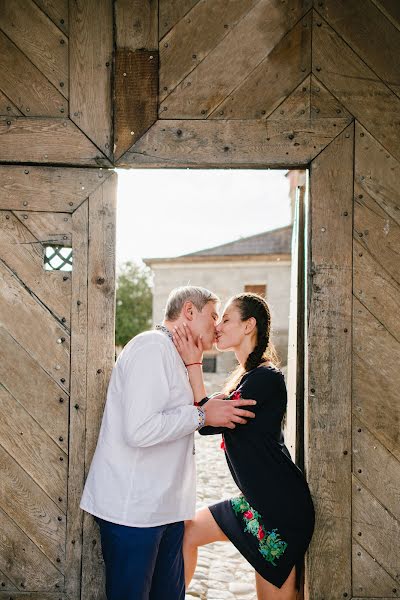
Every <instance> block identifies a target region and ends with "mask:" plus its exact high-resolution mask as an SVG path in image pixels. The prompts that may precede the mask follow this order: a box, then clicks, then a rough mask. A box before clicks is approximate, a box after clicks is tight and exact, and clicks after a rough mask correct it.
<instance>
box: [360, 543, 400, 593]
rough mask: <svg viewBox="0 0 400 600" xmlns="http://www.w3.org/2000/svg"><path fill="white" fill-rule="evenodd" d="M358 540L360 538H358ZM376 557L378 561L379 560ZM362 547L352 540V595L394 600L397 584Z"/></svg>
mask: <svg viewBox="0 0 400 600" xmlns="http://www.w3.org/2000/svg"><path fill="white" fill-rule="evenodd" d="M359 539H360V538H359ZM379 558H380V557H379V556H378V560H379ZM378 560H377V559H376V558H375V557H372V556H371V555H370V554H368V552H367V551H366V550H364V548H363V547H362V545H360V544H358V543H357V542H356V541H355V540H353V565H352V566H353V569H352V573H353V594H354V593H356V594H363V595H364V598H365V597H366V596H367V597H368V598H370V597H371V596H378V597H379V598H382V596H389V597H390V598H396V596H397V597H398V595H397V586H398V583H396V581H395V580H394V579H393V578H392V577H390V575H389V574H388V573H386V571H385V570H384V569H383V568H382V567H381V565H380V564H379V562H378Z"/></svg>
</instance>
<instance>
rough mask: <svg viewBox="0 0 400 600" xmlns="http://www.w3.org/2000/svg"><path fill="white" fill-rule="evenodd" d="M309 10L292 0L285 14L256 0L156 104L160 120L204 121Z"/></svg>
mask: <svg viewBox="0 0 400 600" xmlns="http://www.w3.org/2000/svg"><path fill="white" fill-rule="evenodd" d="M310 7H311V2H308V0H305V1H304V2H303V1H300V0H293V2H292V6H291V10H290V11H289V12H286V11H282V10H281V8H280V6H278V5H277V3H276V2H274V1H273V0H260V1H259V2H258V3H257V4H256V5H255V7H254V8H253V9H252V10H251V11H250V12H249V13H248V14H247V15H246V16H245V17H244V18H243V19H242V20H241V21H240V22H239V23H238V25H237V26H236V27H235V28H234V29H232V31H231V32H230V33H229V34H228V35H227V36H226V37H225V38H224V39H223V40H222V41H221V43H220V44H218V46H217V47H216V48H215V50H214V51H213V52H210V54H208V56H207V57H206V58H205V59H204V60H203V61H202V62H201V63H200V64H199V65H198V66H197V68H196V69H195V70H194V71H192V72H191V73H190V74H189V75H188V76H187V77H185V78H184V79H183V81H182V82H181V83H180V84H179V85H178V86H177V87H176V88H175V90H174V91H173V92H172V93H171V94H170V95H169V96H168V98H167V99H166V100H165V101H164V102H162V103H161V104H160V112H159V114H160V117H161V118H167V119H171V118H186V119H190V118H192V119H193V118H195V119H206V118H207V116H208V115H210V114H211V113H212V112H213V110H214V109H215V108H216V107H217V106H218V105H219V104H220V103H221V102H222V101H223V100H225V98H226V97H227V96H228V95H229V94H230V93H231V92H232V91H233V90H234V89H235V88H236V87H238V85H240V83H241V82H242V81H243V80H244V79H245V78H246V77H247V75H248V74H249V73H250V72H251V71H252V70H253V69H254V68H255V67H257V66H258V64H259V63H260V61H262V60H263V59H264V58H265V57H266V56H267V55H268V54H269V53H270V52H271V50H272V49H273V48H274V47H275V46H276V44H277V43H278V42H279V41H280V40H281V39H282V38H283V36H284V35H285V34H286V33H287V31H289V30H290V29H291V28H292V27H293V26H294V24H295V23H296V22H297V21H298V20H299V19H300V18H301V17H302V16H303V15H304V14H305V13H306V12H307V9H309V8H310ZM305 74H307V73H305ZM189 84H190V85H189Z"/></svg>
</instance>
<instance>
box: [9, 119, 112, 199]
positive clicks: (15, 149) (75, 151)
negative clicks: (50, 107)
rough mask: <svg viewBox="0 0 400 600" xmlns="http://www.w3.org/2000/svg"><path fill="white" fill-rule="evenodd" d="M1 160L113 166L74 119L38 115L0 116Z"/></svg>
mask: <svg viewBox="0 0 400 600" xmlns="http://www.w3.org/2000/svg"><path fill="white" fill-rule="evenodd" d="M0 161H3V162H18V163H21V162H22V163H30V162H36V163H50V164H62V165H64V164H66V163H67V164H68V165H70V166H72V165H78V166H82V165H85V166H88V167H102V166H103V167H107V166H111V163H110V162H109V161H108V159H107V158H106V157H105V156H104V155H103V154H102V153H101V152H100V150H99V149H98V148H96V146H95V145H94V144H92V142H91V141H90V140H89V139H88V138H87V137H86V135H84V134H83V133H82V132H81V131H80V130H79V129H78V127H77V126H76V125H75V124H74V123H72V121H70V120H69V119H45V118H39V117H38V118H36V119H31V118H27V117H0ZM47 210H48V208H47Z"/></svg>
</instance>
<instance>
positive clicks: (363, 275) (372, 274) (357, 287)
mask: <svg viewBox="0 0 400 600" xmlns="http://www.w3.org/2000/svg"><path fill="white" fill-rule="evenodd" d="M378 258H379V257H378ZM353 262H354V270H353V294H354V296H355V297H356V298H358V299H359V300H360V302H362V304H363V305H364V306H365V307H366V308H367V309H368V310H369V311H370V313H371V314H372V315H374V316H375V318H377V319H379V321H380V322H381V323H382V325H383V326H384V327H385V328H386V330H387V331H388V332H390V333H391V335H392V336H393V337H394V338H395V339H396V340H397V341H398V342H399V343H400V322H399V318H398V315H399V311H400V285H399V284H398V283H396V282H395V280H394V279H393V277H391V276H390V275H389V274H388V273H387V271H385V270H384V269H382V266H381V264H380V263H379V262H377V261H376V257H374V256H373V255H372V254H371V253H370V252H369V251H368V250H366V249H365V247H364V246H362V245H361V244H360V243H359V241H358V238H357V237H355V238H354V244H353Z"/></svg>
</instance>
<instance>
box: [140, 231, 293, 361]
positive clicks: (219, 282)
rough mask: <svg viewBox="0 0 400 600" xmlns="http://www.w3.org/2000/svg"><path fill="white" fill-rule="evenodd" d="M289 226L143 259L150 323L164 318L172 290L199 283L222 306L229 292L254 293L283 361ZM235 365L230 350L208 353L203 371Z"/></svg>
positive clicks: (285, 347)
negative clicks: (265, 309) (267, 311)
mask: <svg viewBox="0 0 400 600" xmlns="http://www.w3.org/2000/svg"><path fill="white" fill-rule="evenodd" d="M291 233H292V226H291V225H289V226H287V227H282V228H279V229H275V230H272V231H265V232H263V233H259V234H257V235H252V236H250V237H245V238H240V239H238V240H235V241H232V242H229V243H227V244H222V245H221V246H216V247H214V248H207V249H205V250H200V251H198V252H193V253H190V254H185V255H183V256H178V257H171V258H147V259H144V262H145V263H146V265H147V266H148V267H150V268H151V269H152V271H153V274H154V289H153V322H154V323H159V322H161V321H162V318H163V314H164V306H165V302H166V299H167V297H168V294H169V292H170V290H171V289H173V288H174V287H178V286H181V285H201V286H204V287H207V288H209V289H211V290H212V291H213V292H215V293H216V294H217V295H218V296H219V297H220V298H221V301H222V304H224V303H225V302H226V301H227V300H228V299H229V298H230V296H232V295H234V294H237V293H240V292H243V291H252V292H257V293H259V294H261V295H263V296H264V297H265V298H266V300H267V301H268V303H269V305H270V307H271V312H272V324H273V341H274V343H275V345H276V347H277V350H278V353H279V356H280V358H281V363H282V365H285V364H286V360H287V342H288V317H289V292H290V263H291ZM234 364H235V359H234V357H233V354H232V353H218V352H217V351H212V352H210V353H207V356H206V357H205V370H209V371H211V372H221V373H222V372H225V373H226V371H228V370H230V369H231V368H232V366H233V365H234Z"/></svg>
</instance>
